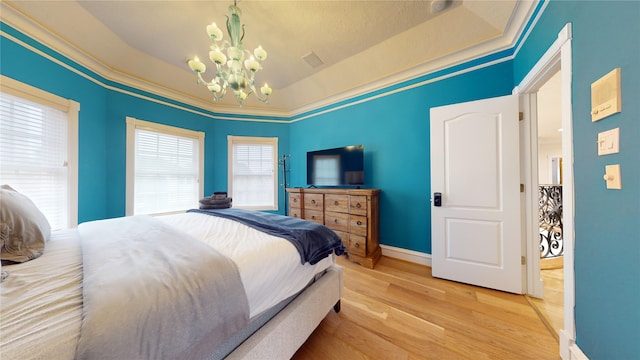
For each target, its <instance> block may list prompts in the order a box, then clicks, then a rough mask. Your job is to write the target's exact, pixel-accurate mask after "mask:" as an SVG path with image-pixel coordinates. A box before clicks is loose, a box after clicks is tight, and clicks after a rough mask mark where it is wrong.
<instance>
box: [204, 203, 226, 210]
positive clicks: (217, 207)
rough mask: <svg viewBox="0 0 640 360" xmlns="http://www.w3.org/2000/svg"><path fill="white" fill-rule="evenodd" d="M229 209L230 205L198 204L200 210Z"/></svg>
mask: <svg viewBox="0 0 640 360" xmlns="http://www.w3.org/2000/svg"><path fill="white" fill-rule="evenodd" d="M230 207H231V203H226V204H217V205H203V204H200V206H199V208H200V209H228V208H230Z"/></svg>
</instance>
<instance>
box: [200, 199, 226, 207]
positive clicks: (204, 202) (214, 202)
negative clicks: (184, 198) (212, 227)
mask: <svg viewBox="0 0 640 360" xmlns="http://www.w3.org/2000/svg"><path fill="white" fill-rule="evenodd" d="M231 201H232V200H231V198H225V199H214V198H204V199H200V204H202V205H229V204H231Z"/></svg>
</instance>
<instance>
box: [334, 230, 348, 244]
mask: <svg viewBox="0 0 640 360" xmlns="http://www.w3.org/2000/svg"><path fill="white" fill-rule="evenodd" d="M333 232H334V233H336V235H338V236H339V237H340V239H342V243H343V244H344V246H345V247H349V233H346V232H344V231H338V230H334V231H333Z"/></svg>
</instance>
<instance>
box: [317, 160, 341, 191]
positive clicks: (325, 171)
mask: <svg viewBox="0 0 640 360" xmlns="http://www.w3.org/2000/svg"><path fill="white" fill-rule="evenodd" d="M313 161H314V162H315V172H314V173H313V183H314V184H323V185H328V186H337V185H340V155H318V156H316V157H314V159H313Z"/></svg>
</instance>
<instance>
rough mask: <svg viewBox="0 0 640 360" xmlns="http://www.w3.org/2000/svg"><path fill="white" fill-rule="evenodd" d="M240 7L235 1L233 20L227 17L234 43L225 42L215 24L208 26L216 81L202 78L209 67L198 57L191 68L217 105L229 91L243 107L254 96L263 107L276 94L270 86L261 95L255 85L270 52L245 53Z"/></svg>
mask: <svg viewBox="0 0 640 360" xmlns="http://www.w3.org/2000/svg"><path fill="white" fill-rule="evenodd" d="M236 5H237V3H236V1H235V0H234V2H233V5H229V13H230V16H227V33H228V34H229V39H230V41H228V40H223V34H222V30H220V28H219V27H218V26H217V25H216V23H215V22H214V23H211V25H208V26H207V34H208V35H209V37H210V38H211V49H210V51H209V59H211V61H212V62H213V63H214V64H215V65H216V73H215V77H214V78H213V79H211V81H206V80H205V79H204V78H203V77H202V73H204V72H205V71H206V70H207V67H206V65H205V64H204V63H203V62H201V61H200V59H198V57H197V56H196V57H194V58H193V59H190V60H189V61H188V64H189V67H190V68H191V70H193V72H194V73H196V75H197V76H198V81H197V83H198V84H202V85H204V86H206V87H207V88H208V89H209V91H211V92H212V93H213V100H214V101H219V100H221V99H222V98H223V97H224V95H225V94H226V93H227V87H229V88H231V89H232V90H233V92H234V94H235V96H236V99H237V100H238V103H240V106H242V103H243V101H244V99H246V98H247V96H249V95H251V94H255V97H256V98H257V99H258V100H260V101H262V102H263V103H268V102H269V95H271V92H272V89H271V88H270V87H269V85H267V84H264V86H262V87H261V88H260V93H261V94H262V95H260V94H258V92H257V91H256V87H255V85H254V77H255V75H256V72H258V70H260V69H262V65H261V63H262V62H263V61H264V60H265V59H266V58H267V52H266V51H265V50H264V49H263V48H262V46H258V47H257V48H255V49H254V50H253V53H251V52H250V51H249V50H245V49H244V46H243V44H242V39H243V38H244V24H242V25H240V24H241V23H240V16H241V15H242V11H240V8H238V7H237V6H236ZM225 54H226V55H225ZM243 65H244V67H243Z"/></svg>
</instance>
